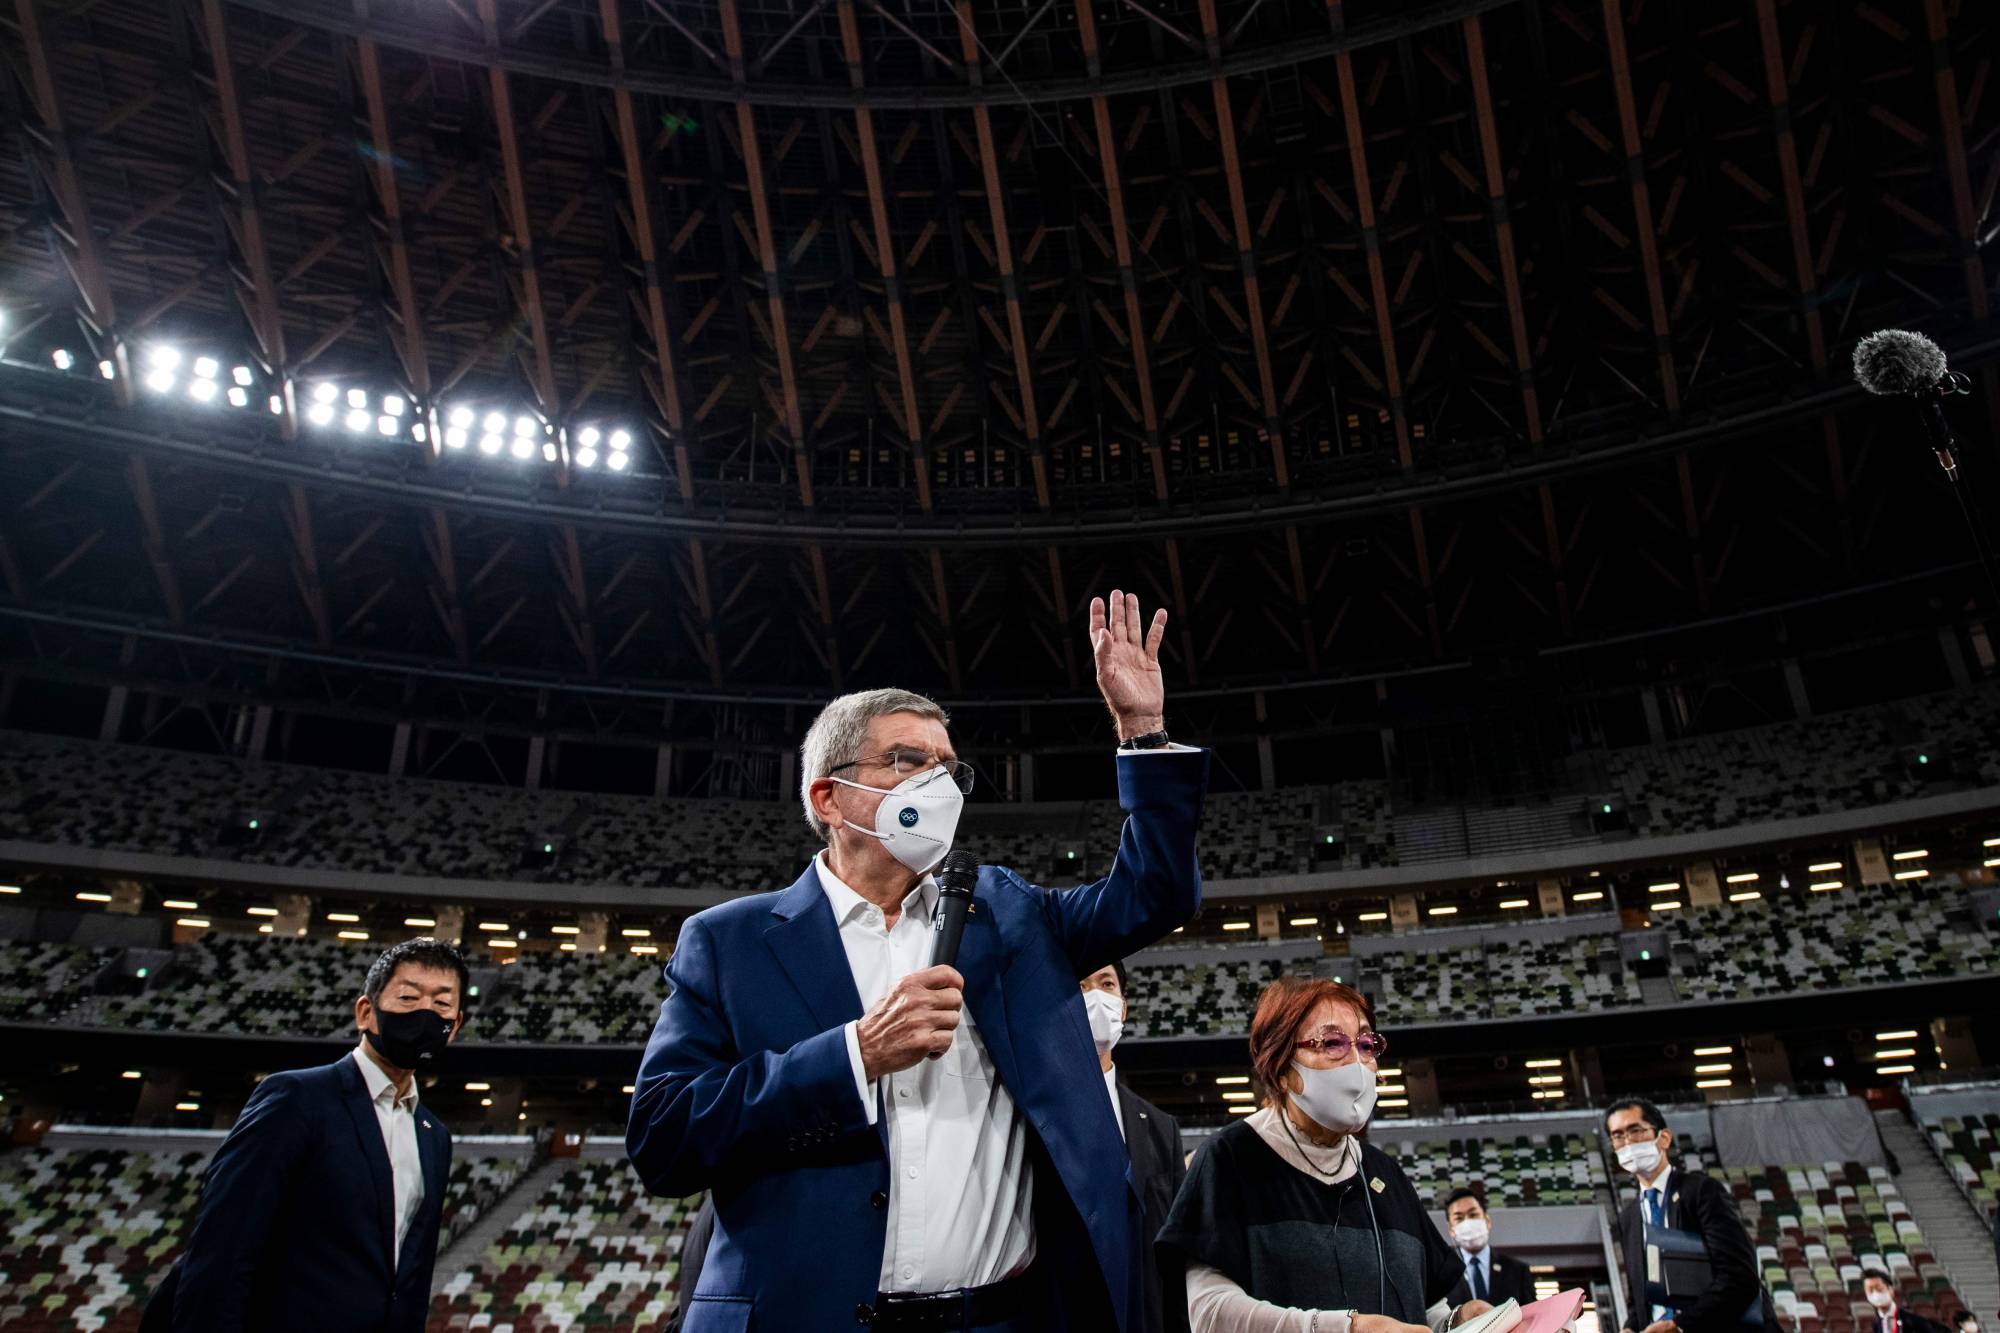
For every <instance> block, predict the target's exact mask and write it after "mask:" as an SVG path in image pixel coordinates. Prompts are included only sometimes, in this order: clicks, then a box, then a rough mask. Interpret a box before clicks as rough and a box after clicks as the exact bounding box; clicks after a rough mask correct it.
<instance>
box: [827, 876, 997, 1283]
mask: <svg viewBox="0 0 2000 1333" xmlns="http://www.w3.org/2000/svg"><path fill="white" fill-rule="evenodd" d="M819 881H820V885H821V886H822V887H823V888H824V889H825V890H826V896H827V901H828V902H829V903H830V904H831V905H832V907H833V919H834V923H835V925H837V926H838V927H839V930H840V946H841V948H842V949H843V950H845V951H846V953H847V966H848V967H849V969H851V970H852V971H853V973H854V989H855V990H856V991H858V992H860V995H861V1007H862V1009H863V1010H864V1011H865V1010H867V1009H870V1008H872V1007H874V1005H875V1002H876V1001H878V1000H880V999H881V998H882V997H883V996H884V995H887V994H888V993H889V990H890V988H891V987H893V986H894V985H895V984H896V983H897V982H898V981H901V980H902V979H903V978H904V977H906V976H908V975H909V974H910V973H912V972H919V971H922V970H923V969H924V968H925V967H927V966H929V965H930V950H931V935H932V932H931V909H932V907H933V906H934V905H935V903H936V902H937V881H936V880H935V879H933V878H932V877H930V876H929V875H926V876H924V878H923V880H922V882H920V883H919V884H918V885H917V887H915V888H914V889H911V890H910V892H909V896H908V897H906V898H904V899H903V907H902V911H901V913H900V914H899V915H898V916H897V918H896V925H895V928H894V929H889V928H887V927H885V926H884V925H883V919H882V912H881V909H879V908H877V907H876V906H875V905H874V904H873V903H870V902H869V901H868V900H867V899H865V898H863V897H862V896H861V895H860V894H858V893H856V892H855V891H854V890H853V889H851V888H849V887H848V886H847V885H846V884H845V883H843V882H842V881H841V879H840V877H839V876H838V875H836V874H834V873H833V870H832V868H831V867H830V866H828V865H827V858H826V853H824V852H821V853H820V855H819ZM847 1058H848V1063H849V1064H850V1065H852V1066H853V1069H854V1091H855V1095H857V1096H858V1097H860V1098H861V1103H862V1105H863V1107H865V1108H866V1110H867V1112H868V1123H869V1124H871V1125H872V1124H874V1123H876V1114H877V1101H876V1093H877V1091H879V1092H880V1094H881V1103H880V1104H881V1105H882V1106H883V1107H886V1108H887V1113H888V1117H889V1123H888V1130H889V1225H888V1234H887V1236H886V1238H885V1239H884V1241H883V1245H882V1272H881V1279H880V1283H881V1285H880V1289H881V1290H882V1291H950V1290H953V1289H955V1288H958V1287H983V1286H986V1285H987V1284H989V1283H993V1282H998V1281H1000V1280H1001V1279H1002V1278H1008V1277H1012V1276H1013V1275H1014V1274H1016V1273H1020V1272H1024V1271H1026V1269H1027V1267H1028V1265H1029V1264H1030V1263H1032V1262H1034V1258H1035V1222H1034V1183H1035V1182H1034V1173H1033V1172H1032V1171H1031V1170H1030V1169H1029V1167H1028V1161H1027V1151H1028V1136H1027V1129H1026V1126H1025V1125H1024V1124H1023V1123H1022V1119H1021V1115H1020V1112H1019V1111H1017V1110H1016V1109H1015V1107H1014V1098H1013V1096H1012V1094H1010V1093H1009V1092H1008V1091H1007V1089H1006V1088H1004V1087H1002V1086H1001V1084H1000V1078H999V1075H998V1074H997V1073H996V1072H995V1071H994V1068H993V1057H992V1056H990V1055H988V1054H987V1052H986V1043H985V1042H984V1041H982V1040H980V1037H979V1029H978V1028H977V1027H976V1026H975V1025H974V1024H973V1021H972V1011H971V1010H969V1009H968V1010H965V1011H963V1013H962V1014H961V1015H960V1022H959V1026H958V1031H957V1032H956V1034H955V1035H954V1037H953V1040H952V1043H951V1049H950V1050H948V1051H946V1052H945V1053H944V1055H943V1056H941V1057H940V1058H938V1059H936V1060H929V1059H926V1060H919V1061H918V1062H917V1063H916V1064H914V1065H912V1066H911V1067H910V1068H908V1069H905V1070H903V1071H902V1072H900V1073H895V1074H885V1075H883V1076H882V1077H881V1078H879V1079H877V1080H876V1081H875V1085H874V1087H870V1085H869V1083H868V1078H867V1075H866V1073H865V1072H864V1070H863V1067H862V1062H861V1039H860V1037H859V1035H858V1034H857V1032H856V1025H855V1024H854V1023H849V1024H848V1025H847Z"/></svg>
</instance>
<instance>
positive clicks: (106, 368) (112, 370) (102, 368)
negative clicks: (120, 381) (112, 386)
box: [97, 361, 118, 380]
mask: <svg viewBox="0 0 2000 1333" xmlns="http://www.w3.org/2000/svg"><path fill="white" fill-rule="evenodd" d="M97 374H98V377H99V378H100V379H107V380H111V379H117V378H118V367H116V366H114V365H112V364H111V363H110V362H109V361H100V362H98V363H97Z"/></svg>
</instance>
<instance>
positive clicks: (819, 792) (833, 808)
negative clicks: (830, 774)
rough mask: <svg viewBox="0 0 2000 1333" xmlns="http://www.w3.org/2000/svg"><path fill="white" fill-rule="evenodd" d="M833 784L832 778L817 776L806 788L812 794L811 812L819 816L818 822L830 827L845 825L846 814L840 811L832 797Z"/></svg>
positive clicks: (842, 826)
mask: <svg viewBox="0 0 2000 1333" xmlns="http://www.w3.org/2000/svg"><path fill="white" fill-rule="evenodd" d="M835 785H836V784H835V783H834V780H833V779H832V778H818V779H815V780H814V782H813V784H812V786H811V787H810V788H808V789H807V790H808V791H809V792H810V793H811V795H812V805H813V813H814V814H816V815H818V816H819V822H820V823H822V824H824V825H826V826H827V827H828V828H830V829H836V828H844V827H846V825H847V816H845V815H843V814H841V813H840V806H839V805H838V804H837V803H836V802H835V801H834V799H833V789H834V786H835Z"/></svg>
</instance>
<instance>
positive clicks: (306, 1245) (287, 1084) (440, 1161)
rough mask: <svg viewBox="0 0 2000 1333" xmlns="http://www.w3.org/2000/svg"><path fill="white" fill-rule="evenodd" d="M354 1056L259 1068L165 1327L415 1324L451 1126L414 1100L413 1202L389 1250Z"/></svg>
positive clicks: (389, 1221) (364, 1331)
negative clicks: (418, 1169) (420, 1174)
mask: <svg viewBox="0 0 2000 1333" xmlns="http://www.w3.org/2000/svg"><path fill="white" fill-rule="evenodd" d="M355 1058H356V1057H354V1056H351V1055H344V1056H342V1057H341V1058H340V1059H338V1060H336V1061H334V1062H333V1063H332V1064H330V1065H321V1066H319V1067H318V1068H316V1069H294V1070H288V1071H286V1072H285V1073H281V1074H273V1075H271V1076H270V1077H269V1078H267V1079H265V1080H264V1081H263V1082H262V1083H260V1084H258V1085H257V1090H256V1091H255V1092H253V1093H251V1094H250V1100H249V1101H248V1102H246V1103H244V1106H243V1113H242V1114H241V1115H239V1116H238V1117H237V1118H236V1126H235V1128H233V1129H231V1130H230V1131H229V1136H228V1137H227V1138H225V1139H224V1140H223V1141H222V1146H221V1147H219V1148H217V1149H216V1150H215V1157H214V1159H213V1160H212V1161H210V1162H209V1164H208V1172H207V1175H206V1176H205V1177H204V1179H203V1181H202V1190H201V1207H200V1211H199V1213H198V1214H197V1218H196V1222H195V1227H194V1235H193V1236H192V1237H191V1238H190V1240H189V1241H188V1248H187V1253H186V1254H185V1255H183V1256H182V1258H181V1262H180V1266H179V1269H178V1271H177V1273H176V1275H175V1277H174V1279H173V1281H174V1283H175V1286H174V1290H173V1310H174V1320H173V1327H174V1329H175V1330H176V1333H238V1331H239V1330H243V1331H246V1333H264V1331H266V1330H282V1333H423V1327H424V1316H425V1313H426V1312H427V1311H428V1310H429V1308H430V1300H431V1267H432V1265H433V1263H434V1262H435V1261H436V1259H437V1244H438V1219H439V1218H440V1217H441V1216H442V1215H443V1213H444V1189H445V1177H446V1175H447V1174H448V1173H449V1172H450V1170H451V1134H450V1132H449V1131H447V1130H446V1129H445V1127H444V1122H443V1121H442V1120H439V1119H438V1118H437V1116H436V1115H435V1114H433V1113H432V1112H430V1111H427V1110H425V1109H424V1107H423V1104H422V1103H421V1102H419V1103H418V1105H417V1159H418V1161H419V1162H420V1163H421V1164H422V1165H423V1169H424V1198H423V1203H422V1204H421V1205H420V1206H419V1207H418V1209H417V1215H416V1218H415V1220H414V1221H412V1222H411V1224H410V1231H409V1234H408V1235H407V1236H405V1237H404V1239H403V1252H402V1254H401V1255H400V1256H397V1255H394V1254H393V1253H392V1251H393V1250H394V1248H395V1236H396V1228H395V1221H394V1217H393V1208H394V1200H395V1185H394V1181H393V1179H392V1177H391V1175H390V1171H389V1150H388V1148H387V1147H385V1146H384V1145H383V1142H382V1127H381V1123H380V1122H379V1121H377V1120H376V1118H375V1106H374V1103H372V1102H370V1101H369V1100H368V1085H367V1083H365V1082H364V1081H363V1080H362V1077H361V1070H360V1069H359V1068H358V1067H357V1066H356V1065H355V1063H354V1060H355ZM364 1058H365V1057H364Z"/></svg>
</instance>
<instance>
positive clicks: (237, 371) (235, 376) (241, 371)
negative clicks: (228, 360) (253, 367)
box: [229, 366, 250, 389]
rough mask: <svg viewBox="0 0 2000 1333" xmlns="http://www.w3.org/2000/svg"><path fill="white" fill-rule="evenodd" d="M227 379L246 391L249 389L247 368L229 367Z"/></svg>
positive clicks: (248, 368) (248, 371)
mask: <svg viewBox="0 0 2000 1333" xmlns="http://www.w3.org/2000/svg"><path fill="white" fill-rule="evenodd" d="M229 378H230V380H231V381H232V382H234V383H236V384H240V385H242V386H243V387H244V388H246V389H247V388H249V387H250V367H248V366H231V367H230V368H229Z"/></svg>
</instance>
